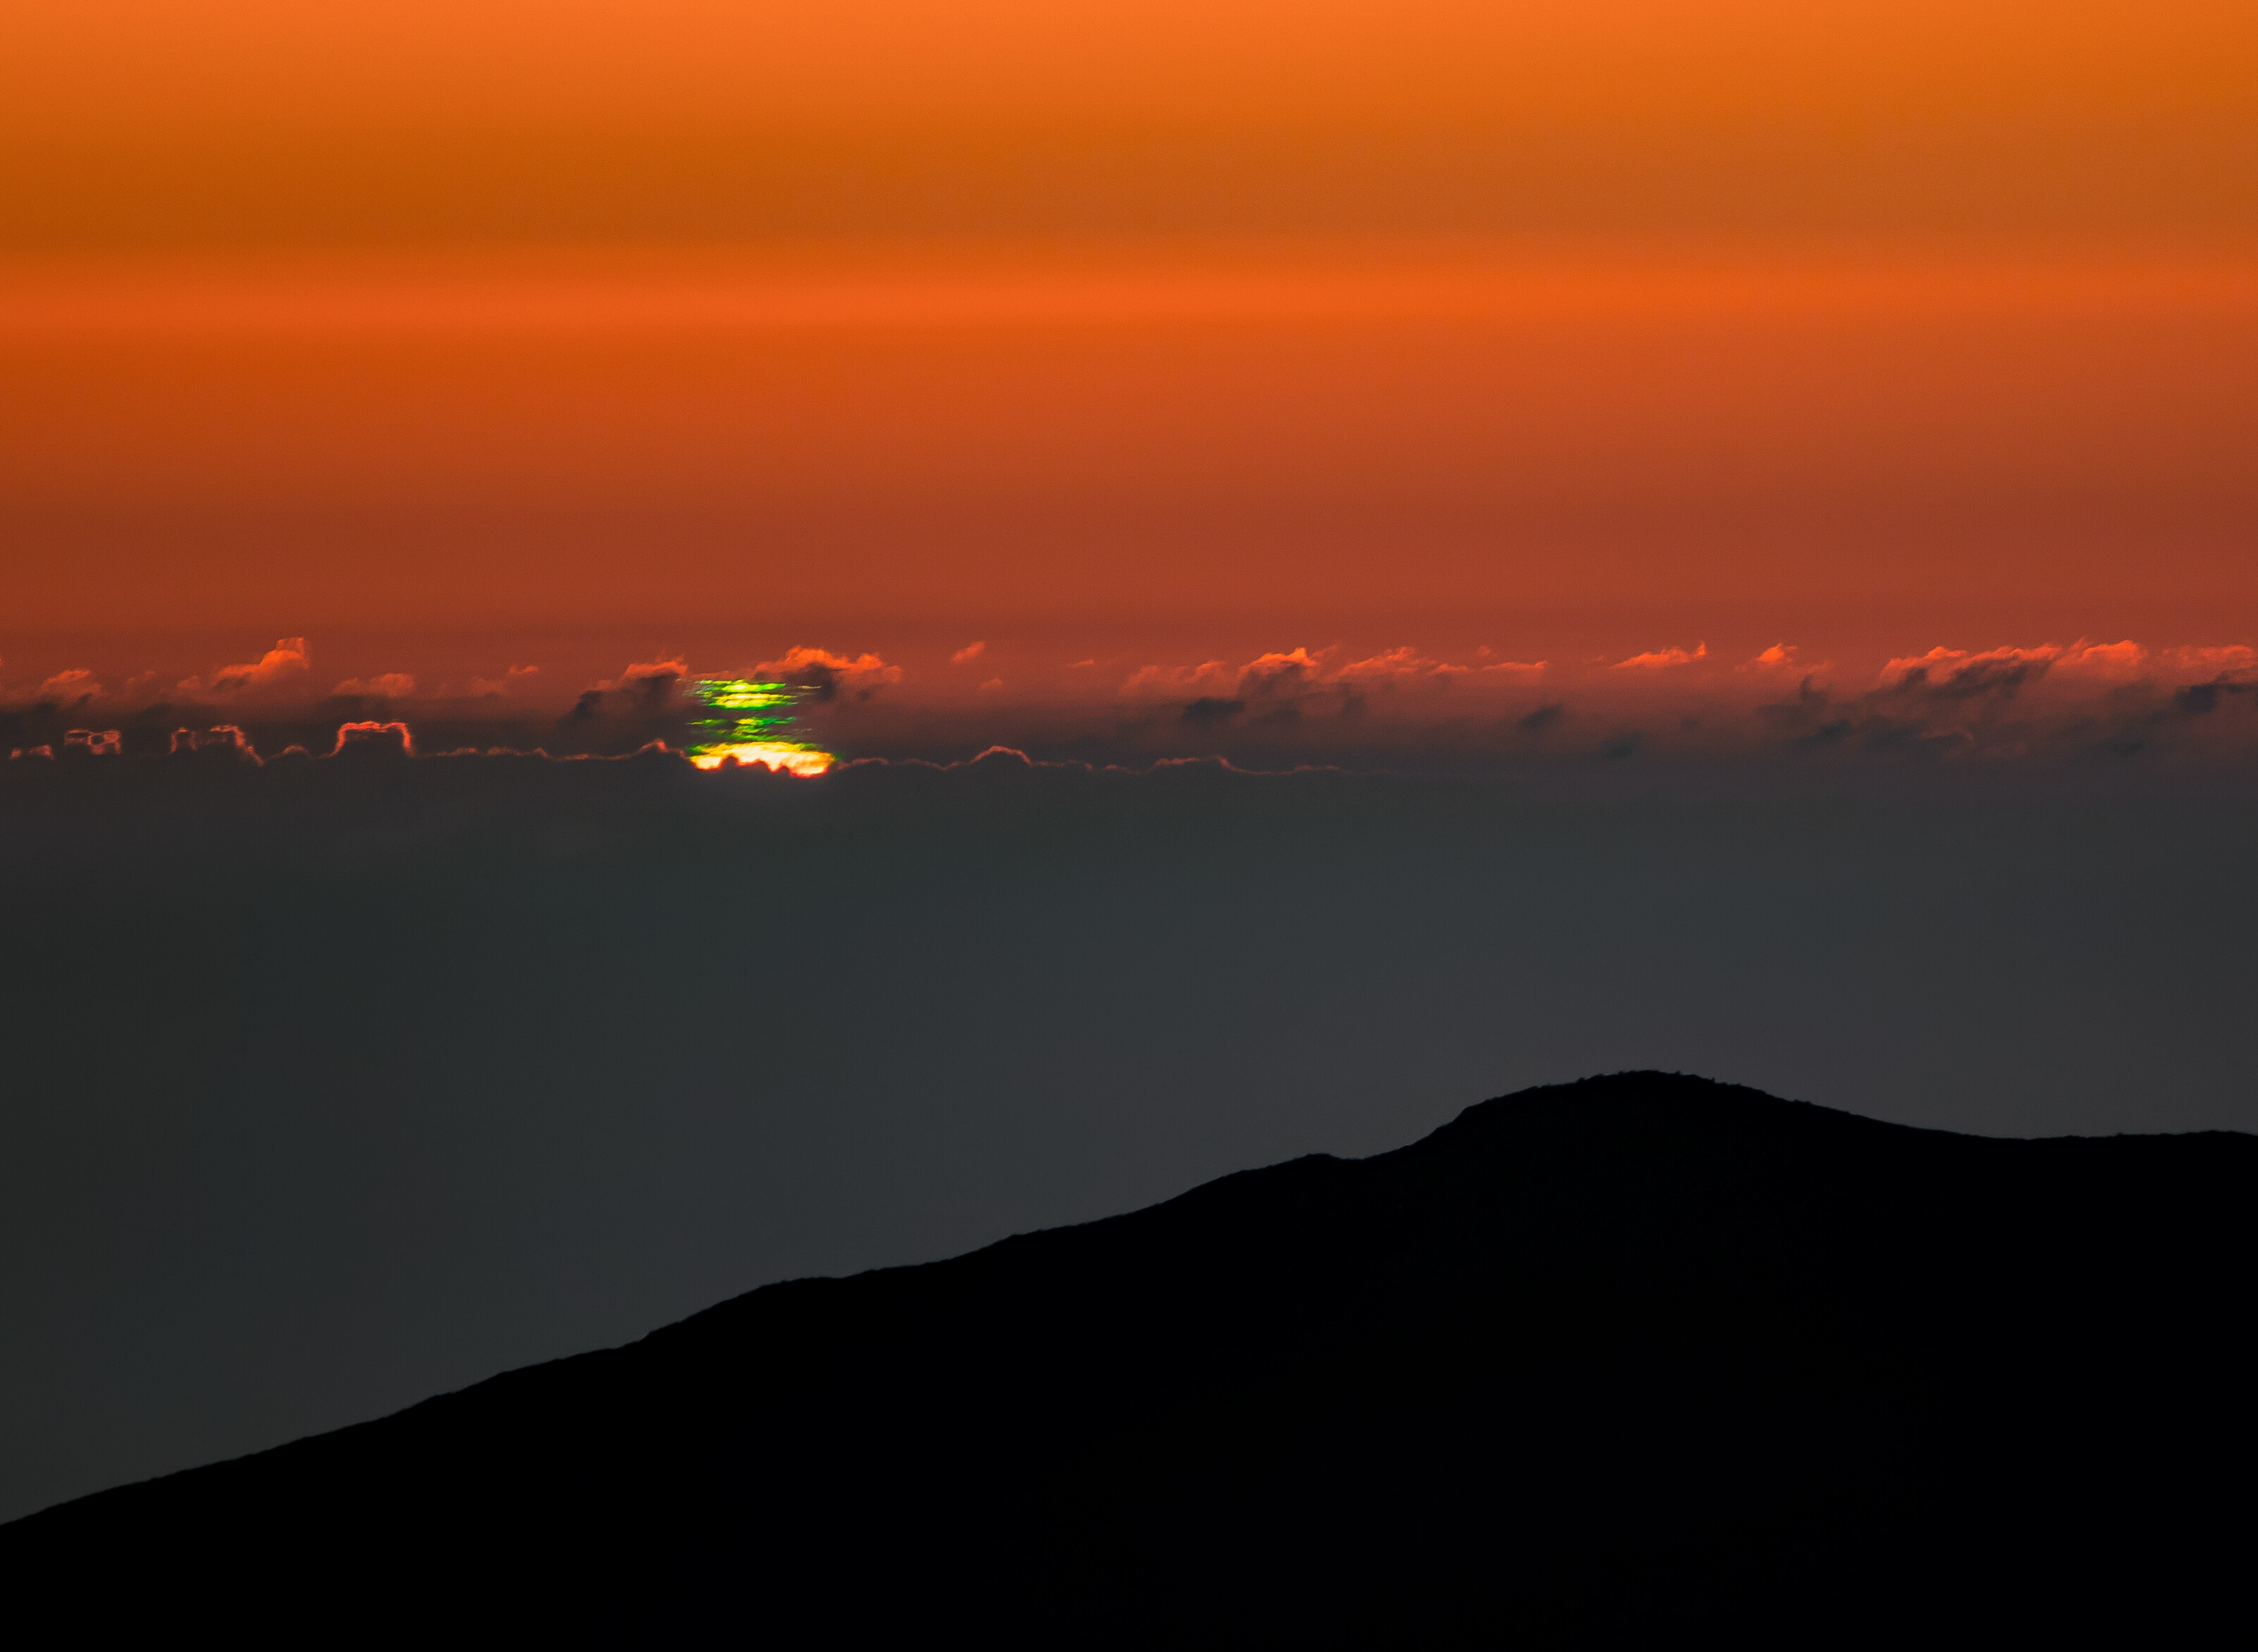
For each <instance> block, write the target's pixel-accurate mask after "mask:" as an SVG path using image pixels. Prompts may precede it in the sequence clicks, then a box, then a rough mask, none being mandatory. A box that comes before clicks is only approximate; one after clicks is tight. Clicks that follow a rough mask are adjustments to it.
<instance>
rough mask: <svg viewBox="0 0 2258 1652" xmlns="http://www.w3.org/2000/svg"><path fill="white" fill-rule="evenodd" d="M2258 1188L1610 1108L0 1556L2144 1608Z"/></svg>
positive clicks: (380, 1610)
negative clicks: (2252, 1200) (2253, 1195)
mask: <svg viewBox="0 0 2258 1652" xmlns="http://www.w3.org/2000/svg"><path fill="white" fill-rule="evenodd" d="M2254 1190H2258V1138H2251V1137H2245V1136H2239V1135H2228V1134H2219V1133H2213V1134H2206V1135H2199V1136H2177V1137H2118V1138H2092V1139H2087V1138H2056V1139H2049V1140H2037V1141H2029V1140H2005V1139H1994V1138H1975V1137H1964V1136H1956V1135H1951V1134H1949V1133H1946V1132H1942V1131H1921V1130H1914V1129H1910V1128H1907V1127H1904V1126H1899V1125H1892V1124H1881V1123H1878V1122H1876V1121H1874V1120H1871V1119H1866V1118H1861V1117H1855V1116H1852V1115H1849V1114H1844V1113H1837V1112H1831V1111H1828V1110H1824V1109H1821V1108H1817V1107H1813V1106H1809V1105H1806V1104H1803V1103H1791V1102H1782V1101H1779V1100H1777V1099H1775V1098H1773V1097H1771V1096H1767V1095H1762V1094H1760V1093H1758V1092H1756V1091H1752V1090H1748V1089H1743V1088H1734V1087H1729V1086H1723V1085H1717V1084H1713V1083H1709V1082H1707V1081H1701V1080H1698V1079H1692V1078H1685V1077H1679V1076H1673V1075H1667V1074H1651V1073H1650V1074H1620V1075H1616V1076H1614V1077H1608V1078H1601V1079H1592V1080H1587V1081H1583V1082H1581V1083H1578V1084H1572V1085H1565V1086H1559V1087H1554V1088H1544V1089H1537V1090H1530V1091H1525V1092H1523V1093H1522V1094H1520V1095H1514V1096H1509V1097H1506V1098H1503V1099H1502V1100H1498V1101H1493V1102H1488V1103H1483V1104H1481V1105H1480V1106H1477V1107H1473V1108H1469V1109H1468V1110H1466V1112H1465V1113H1463V1114H1461V1115H1460V1116H1459V1117H1458V1118H1457V1119H1456V1120H1455V1121H1454V1122H1452V1124H1448V1125H1445V1126H1444V1127H1443V1128H1442V1129H1440V1130H1438V1131H1435V1132H1434V1133H1433V1134H1431V1135H1430V1136H1428V1137H1427V1138H1424V1139H1423V1140H1421V1141H1419V1142H1417V1143H1415V1144H1413V1145H1409V1146H1407V1147H1404V1148H1401V1149H1398V1150H1397V1151H1395V1152H1388V1153H1383V1154H1381V1155H1378V1156H1376V1157H1374V1158H1372V1159H1362V1160H1354V1161H1346V1160H1340V1159H1331V1158H1328V1157H1324V1156H1316V1157H1311V1158H1306V1159H1296V1160H1294V1161H1291V1162H1289V1163H1287V1164H1282V1165H1276V1166H1271V1167H1269V1168H1267V1169H1263V1170H1255V1171H1247V1172H1244V1173H1239V1174H1237V1175H1233V1176H1229V1177H1225V1178H1224V1179H1222V1180H1221V1181H1215V1182H1211V1183H1209V1184H1207V1185H1206V1186H1204V1187H1201V1188H1195V1189H1193V1190H1192V1191H1191V1192H1189V1193H1187V1194H1185V1195H1182V1196H1181V1197H1179V1198H1176V1199H1174V1200H1171V1201H1169V1202H1166V1203H1164V1204H1161V1205H1157V1206H1154V1207H1152V1208H1150V1209H1145V1210H1140V1211H1137V1212H1134V1213H1133V1214H1130V1215H1127V1216H1118V1217H1114V1218H1111V1219H1109V1220H1106V1221H1102V1222H1096V1223H1089V1224H1087V1225H1084V1226H1081V1227H1075V1228H1066V1229H1060V1230H1052V1231H1048V1232H1041V1233H1033V1234H1026V1235H1021V1236H1019V1237H1013V1238H1010V1239H1006V1240H1005V1241H1003V1242H1002V1243H1000V1244H994V1245H991V1246H989V1247H988V1248H986V1249H984V1250H982V1251H976V1252H974V1253H972V1254H969V1255H967V1256H962V1257H958V1258H953V1259H951V1260H948V1261H945V1262H937V1263H932V1264H928V1265H925V1266H916V1267H902V1268H891V1269H884V1270H880V1271H877V1272H874V1273H864V1274H860V1275H856V1276H855V1277H853V1278H849V1279H813V1280H795V1281H792V1282H789V1283H785V1284H781V1285H775V1286H770V1287H766V1288H764V1289H762V1290H758V1291H755V1292H752V1293H750V1294H747V1295H744V1296H742V1297H738V1298H736V1299H735V1300H733V1301H728V1302H724V1303H722V1304H721V1305H720V1306H718V1307H715V1308H711V1309H708V1310H707V1311H706V1312H704V1313H702V1314H699V1315H695V1316H693V1317H692V1318H691V1319H688V1320H685V1321H684V1322H681V1323H679V1324H676V1325H672V1326H669V1327H667V1328H665V1329H662V1330H659V1331H657V1332H654V1333H653V1334H652V1335H650V1336H647V1337H645V1338H644V1339H643V1340H642V1341H641V1342H638V1343H636V1344H631V1345H629V1346H627V1347H624V1348H620V1349H614V1350H608V1351H601V1352H597V1353H591V1354H585V1355H581V1356H579V1357H577V1358H571V1359H564V1360H559V1361H557V1362H554V1363H552V1364H550V1365H540V1366H535V1367H531V1368H529V1369H526V1370H522V1371H517V1372H509V1373H508V1374H506V1375H503V1376H501V1377H497V1378H494V1379H492V1380H490V1381H487V1382H484V1383H480V1384H479V1385H477V1386H473V1387H472V1388H468V1389H465V1390H463V1391H462V1392H460V1393H451V1394H447V1395H444V1396H441V1397H439V1398H437V1399H434V1400H427V1401H425V1402H424V1403H422V1404H421V1405H418V1406H415V1407H411V1408H410V1409H408V1410H407V1411H404V1412H401V1413H399V1414H396V1415H394V1416H391V1417H387V1418H384V1419H382V1420H380V1421H378V1422H369V1423H365V1424H362V1425H359V1426H358V1427H355V1428H350V1429H341V1430H338V1431H337V1432H336V1433H333V1434H328V1435H323V1436H316V1437H314V1438H311V1439H308V1440H302V1441H299V1442H297V1443H294V1444H291V1445H288V1446H284V1447H281V1448H279V1449H277V1450H271V1451H266V1452H262V1453H259V1454H258V1455H256V1456H253V1457H244V1458H240V1459H238V1460H236V1461H233V1462H229V1463H222V1464H214V1465H212V1466H209V1467H207V1468H202V1469H196V1470H193V1471H188V1472H186V1473H181V1474H175V1475H172V1476H169V1477H167V1478H163V1479H160V1480H154V1481H150V1482H147V1483H145V1484H142V1485H131V1486H125V1487H121V1488H118V1489H117V1490H114V1491H110V1492H102V1493H99V1494H97V1495H96V1496H93V1497H89V1498H84V1499H81V1500H78V1501H75V1502H73V1503H68V1504H65V1505H62V1506H60V1507H55V1508H53V1509H49V1510H46V1511H45V1512H43V1513H41V1514H37V1515H34V1516H32V1517H31V1518H30V1519H28V1520H25V1521H18V1522H16V1523H15V1524H13V1525H11V1526H9V1527H6V1528H0V1568H4V1570H5V1571H6V1573H7V1575H9V1576H10V1577H11V1578H13V1579H14V1580H15V1587H16V1589H17V1590H18V1592H19V1593H18V1598H19V1599H22V1598H24V1597H23V1593H22V1592H25V1591H29V1592H32V1593H33V1594H46V1595H48V1596H49V1598H51V1599H84V1600H86V1601H88V1602H89V1606H88V1608H87V1609H88V1610H89V1612H91V1613H94V1614H95V1615H96V1616H100V1617H110V1616H116V1615H119V1614H124V1615H129V1616H132V1615H142V1614H149V1615H153V1616H156V1617H159V1618H161V1619H165V1620H174V1621H191V1620H213V1621H222V1620H224V1621H231V1622H237V1623H254V1622H258V1621H260V1620H268V1619H272V1620H276V1621H281V1622H293V1621H295V1622H312V1621H318V1622H320V1623H323V1624H326V1625H329V1626H331V1627H345V1626H351V1625H356V1624H377V1623H387V1622H388V1623H394V1624H401V1623H428V1622H430V1621H432V1620H434V1615H435V1614H437V1615H439V1616H443V1617H445V1618H448V1619H451V1620H461V1621H488V1622H493V1623H504V1624H512V1625H518V1626H545V1627H549V1628H551V1629H556V1630H561V1631H565V1632H578V1631H586V1630H594V1629H599V1628H601V1629H604V1630H606V1631H607V1633H617V1632H621V1631H623V1630H628V1629H647V1628H651V1627H671V1628H672V1629H674V1630H677V1631H680V1632H683V1633H690V1632H696V1633H699V1634H701V1636H703V1635H706V1634H722V1635H725V1636H726V1637H728V1638H732V1639H762V1638H769V1639H781V1640H785V1641H800V1640H806V1639H812V1638H822V1639H832V1638H843V1637H845V1636H848V1635H850V1634H861V1633H869V1632H886V1633H902V1632H911V1633H920V1634H924V1633H932V1632H934V1631H937V1630H941V1629H944V1628H955V1630H957V1631H959V1632H969V1633H978V1634H984V1635H986V1636H988V1637H989V1638H1004V1639H1028V1640H1033V1639H1041V1640H1046V1641H1061V1640H1069V1639H1070V1640H1073V1641H1091V1640H1099V1641H1105V1640H1115V1641H1155V1640H1160V1639H1163V1638H1167V1639H1182V1638H1222V1639H1230V1640H1233V1641H1273V1640H1278V1641H1357V1642H1364V1641H1374V1640H1378V1639H1382V1638H1385V1639H1388V1640H1392V1641H1427V1642H1438V1641H1441V1642H1488V1641H1496V1640H1501V1639H1509V1638H1512V1637H1513V1636H1515V1635H1516V1634H1535V1635H1537V1636H1539V1637H1540V1638H1563V1637H1568V1638H1573V1637H1577V1636H1580V1635H1583V1634H1588V1633H1594V1632H1598V1631H1601V1630H1604V1629H1607V1628H1610V1627H1626V1626H1651V1625H1654V1624H1657V1623H1673V1622H1686V1623H1693V1622H1701V1621H1705V1620H1707V1621H1712V1622H1716V1623H1720V1624H1733V1625H1739V1626H1742V1627H1753V1626H1758V1625H1769V1626H1771V1627H1774V1628H1776V1629H1778V1630H1779V1631H1781V1632H1783V1633H1796V1634H1809V1633H1821V1632H1823V1633H1825V1634H1829V1635H1830V1636H1834V1637H1836V1638H1839V1637H1841V1636H1843V1635H1844V1634H1854V1633H1857V1632H1859V1631H1862V1630H1867V1629H1871V1630H1874V1631H1877V1632H1879V1631H1882V1630H1884V1629H1891V1630H1892V1631H1901V1630H1902V1629H1904V1628H1906V1627H1916V1626H1920V1625H1923V1624H1927V1623H1929V1622H1931V1621H1932V1620H1934V1618H1935V1614H1936V1613H1941V1612H1945V1611H1948V1610H1949V1611H1950V1612H1951V1613H1953V1614H1954V1615H1955V1617H1956V1620H1961V1621H1966V1620H1968V1614H1970V1613H1975V1614H1978V1616H1996V1617H1997V1618H1998V1619H1999V1621H2000V1622H2001V1623H2003V1624H2006V1623H2012V1624H2015V1625H2019V1626H2021V1627H2030V1626H2031V1625H2033V1624H2035V1623H2038V1622H2041V1621H2047V1620H2059V1621H2062V1622H2063V1623H2070V1622H2075V1623H2077V1624H2079V1625H2081V1626H2088V1627H2090V1626H2091V1624H2093V1623H2094V1622H2096V1621H2099V1620H2104V1619H2105V1618H2107V1617H2108V1616H2109V1615H2110V1614H2112V1613H2117V1614H2125V1615H2126V1616H2127V1617H2128V1618H2129V1619H2133V1620H2138V1621H2140V1622H2141V1624H2142V1625H2143V1626H2144V1627H2148V1628H2151V1629H2153V1628H2154V1627H2156V1626H2157V1625H2159V1624H2162V1623H2165V1622H2169V1621H2170V1620H2172V1619H2173V1618H2174V1617H2175V1616H2177V1615H2184V1616H2192V1615H2193V1614H2196V1613H2200V1612H2202V1611H2204V1610H2206V1609H2208V1608H2209V1607H2212V1606H2217V1605H2219V1604H2221V1603H2222V1602H2223V1600H2224V1599H2226V1593H2227V1592H2230V1591H2231V1590H2232V1589H2233V1586H2234V1585H2235V1584H2236V1583H2237V1582H2238V1581H2239V1576H2240V1569H2241V1567H2242V1566H2243V1565H2244V1564H2246V1562H2245V1561H2244V1560H2243V1558H2242V1556H2243V1555H2244V1553H2245V1552H2246V1549H2247V1540H2248V1538H2249V1536H2250V1535H2251V1534H2250V1521H2249V1518H2248V1516H2247V1513H2246V1512H2245V1510H2246V1507H2247V1493H2246V1492H2244V1490H2243V1489H2242V1488H2243V1487H2244V1486H2245V1485H2247V1484H2248V1480H2247V1469H2248V1468H2249V1467H2250V1466H2251V1464H2252V1456H2253V1454H2252V1450H2251V1447H2252V1440H2251V1424H2250V1422H2249V1412H2250V1409H2251V1407H2250V1406H2249V1404H2248V1402H2247V1393H2248V1392H2249V1379H2250V1377H2251V1374H2252V1373H2251V1370H2250V1363H2249V1359H2248V1357H2247V1353H2246V1352H2245V1350H2244V1342H2245V1340H2246V1339H2245V1337H2244V1335H2243V1333H2242V1329H2241V1323H2240V1321H2241V1316H2242V1314H2243V1311H2244V1308H2243V1303H2244V1301H2245V1300H2246V1297H2247V1287H2248V1281H2249V1280H2250V1277H2251V1268H2250V1265H2251V1263H2252V1261H2253V1259H2254V1244H2253V1231H2252V1223H2251V1218H2250V1215H2249V1211H2250V1209H2251V1206H2250V1195H2251V1194H2252V1193H2253V1191H2254ZM74 1590H82V1591H85V1592H84V1593H82V1594H77V1595H74V1593H73V1591H74ZM55 1592H60V1593H55ZM306 1613H311V1614H313V1616H312V1618H311V1619H306V1618H304V1617H303V1616H302V1614H306Z"/></svg>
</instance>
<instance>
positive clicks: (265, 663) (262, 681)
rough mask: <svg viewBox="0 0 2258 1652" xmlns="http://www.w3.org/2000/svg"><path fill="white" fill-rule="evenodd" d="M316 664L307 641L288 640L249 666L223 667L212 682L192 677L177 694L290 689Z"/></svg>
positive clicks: (217, 671) (285, 638) (295, 638)
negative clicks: (291, 685)
mask: <svg viewBox="0 0 2258 1652" xmlns="http://www.w3.org/2000/svg"><path fill="white" fill-rule="evenodd" d="M312 663H313V656H311V654H310V653H309V651H308V649H307V647H306V639H305V638H303V637H284V638H282V639H281V640H280V642H276V643H275V645H274V646H273V648H271V649H267V650H266V653H264V654H262V655H260V656H259V658H257V659H256V660H253V661H252V663H250V664H248V665H223V666H221V667H220V668H219V669H218V670H215V671H214V672H213V673H212V674H211V677H210V680H209V682H207V681H206V680H204V679H203V678H201V677H188V678H187V679H186V680H185V681H183V682H182V683H181V684H180V686H179V688H178V689H177V690H176V692H179V693H182V694H245V693H255V692H258V691H261V690H266V689H273V688H279V687H285V686H288V685H289V684H292V683H294V682H295V681H296V680H297V679H299V678H301V677H303V676H304V675H305V673H306V671H307V670H308V669H309V667H310V666H311V665H312Z"/></svg>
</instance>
